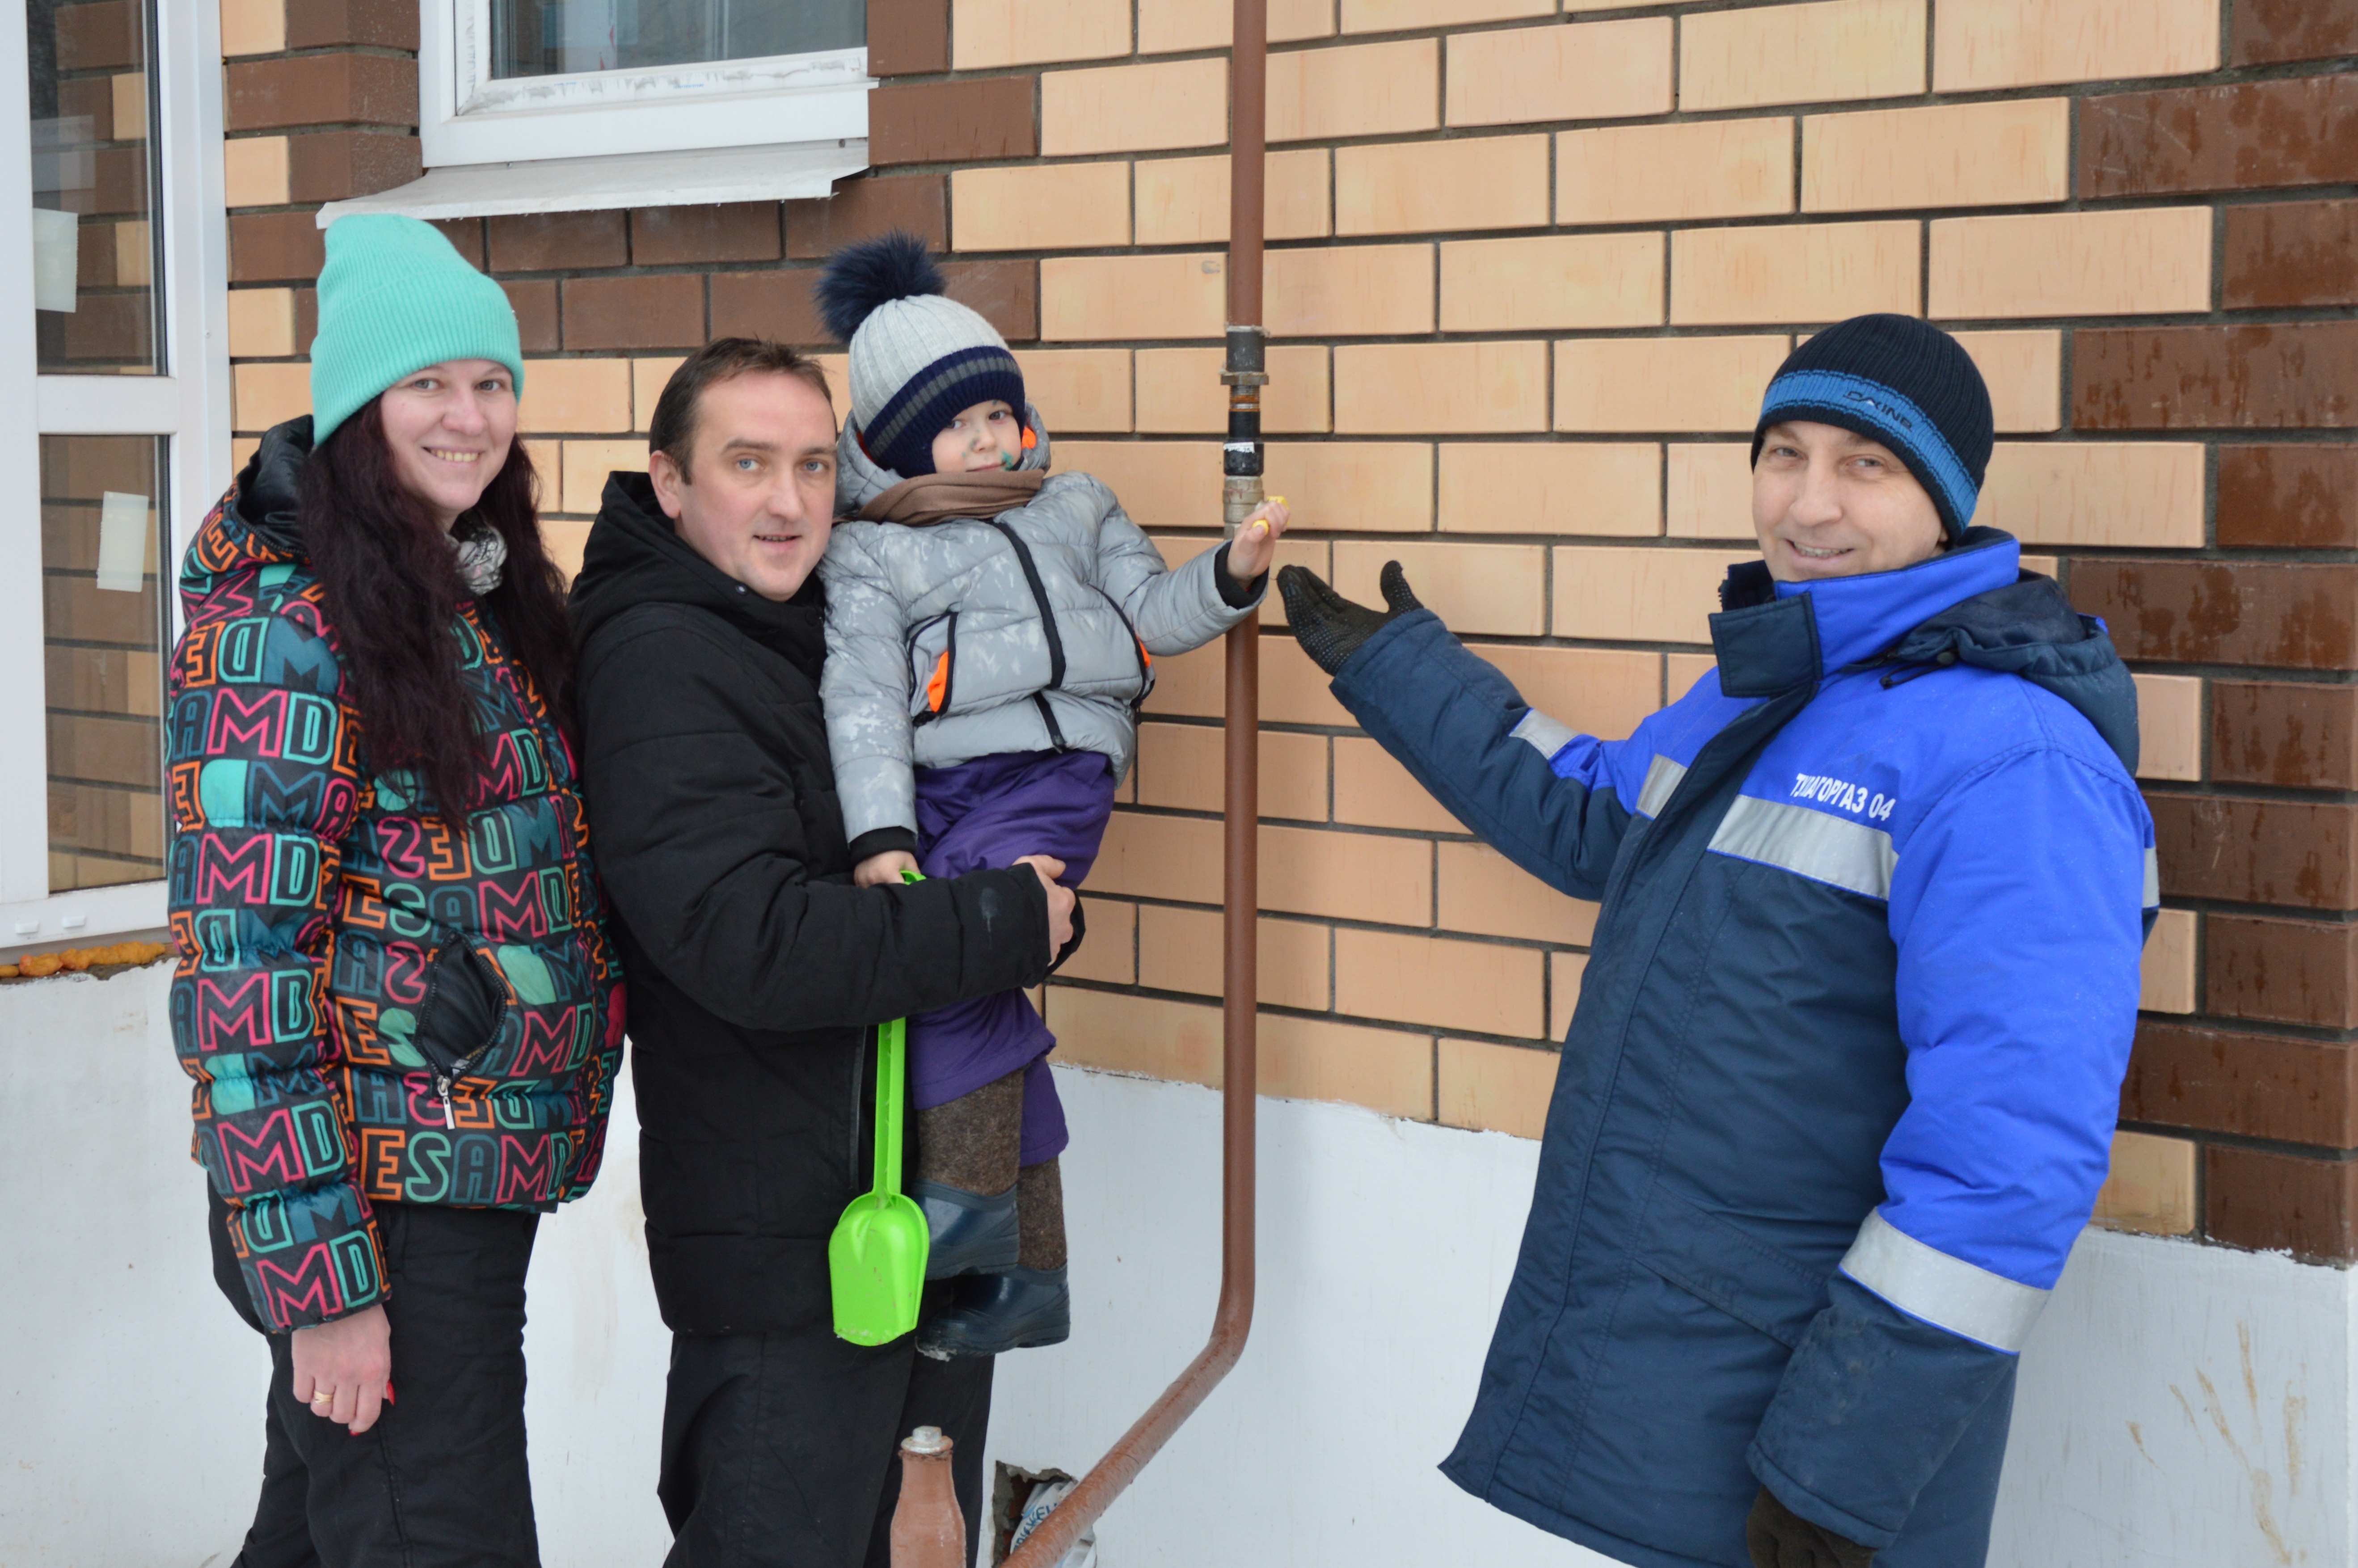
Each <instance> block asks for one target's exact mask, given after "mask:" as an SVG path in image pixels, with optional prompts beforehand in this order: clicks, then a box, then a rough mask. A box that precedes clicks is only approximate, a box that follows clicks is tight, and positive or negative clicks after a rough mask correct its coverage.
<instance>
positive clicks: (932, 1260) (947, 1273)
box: [909, 1182, 1023, 1280]
mask: <svg viewBox="0 0 2358 1568" xmlns="http://www.w3.org/2000/svg"><path fill="white" fill-rule="evenodd" d="M1015 1190H1016V1189H1015V1188H1014V1186H1013V1185H1010V1186H1009V1187H1008V1189H1007V1190H1006V1191H1005V1192H1003V1193H995V1194H984V1193H970V1192H968V1191H967V1190H966V1189H964V1188H963V1187H953V1186H946V1185H945V1184H942V1183H940V1182H918V1183H915V1184H913V1185H912V1186H911V1187H910V1188H909V1195H910V1196H911V1197H913V1198H914V1199H916V1200H917V1206H918V1207H920V1208H922V1209H924V1210H925V1225H926V1227H927V1228H928V1229H929V1230H930V1231H932V1233H933V1241H932V1244H931V1245H930V1246H929V1247H928V1248H927V1249H926V1251H925V1278H927V1279H928V1280H949V1279H955V1278H957V1276H958V1275H960V1274H993V1273H997V1272H998V1271H1000V1270H1001V1269H1012V1268H1013V1267H1015V1265H1016V1262H1017V1261H1018V1260H1020V1259H1021V1258H1022V1255H1023V1231H1022V1226H1021V1225H1020V1224H1019V1223H1018V1219H1017V1216H1016V1212H1015Z"/></svg>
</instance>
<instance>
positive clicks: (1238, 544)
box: [1228, 495, 1291, 588]
mask: <svg viewBox="0 0 2358 1568" xmlns="http://www.w3.org/2000/svg"><path fill="white" fill-rule="evenodd" d="M1290 521H1291V514H1288V513H1287V511H1286V510H1285V497H1283V496H1282V495H1272V496H1271V497H1270V498H1269V499H1268V500H1267V501H1264V502H1262V503H1260V505H1259V506H1257V507H1255V508H1254V509H1253V514H1252V515H1251V516H1249V517H1248V518H1246V519H1245V521H1244V525H1243V526H1242V527H1240V528H1238V530H1237V536H1236V537H1235V538H1233V539H1231V540H1229V541H1228V576H1229V578H1230V579H1232V580H1234V581H1235V583H1236V585H1237V586H1238V588H1243V587H1245V586H1246V585H1248V584H1249V583H1250V582H1251V581H1252V580H1253V579H1255V578H1257V577H1259V576H1260V574H1261V573H1263V572H1265V571H1267V570H1269V565H1270V562H1271V561H1273V560H1275V559H1276V558H1277V542H1278V540H1279V539H1280V538H1282V536H1283V535H1284V534H1285V528H1286V524H1287V523H1288V522H1290Z"/></svg>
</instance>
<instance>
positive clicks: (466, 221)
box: [427, 218, 483, 269]
mask: <svg viewBox="0 0 2358 1568" xmlns="http://www.w3.org/2000/svg"><path fill="white" fill-rule="evenodd" d="M427 222H431V223H432V224H433V225H434V226H435V227H436V228H437V229H439V230H441V231H442V237H443V238H444V239H446V240H448V241H449V242H450V244H451V246H452V248H454V249H455V250H457V251H458V253H459V254H460V255H462V256H465V257H466V258H467V263H468V265H470V266H473V267H476V268H479V269H480V268H481V266H482V265H483V221H482V220H481V218H432V219H428V220H427Z"/></svg>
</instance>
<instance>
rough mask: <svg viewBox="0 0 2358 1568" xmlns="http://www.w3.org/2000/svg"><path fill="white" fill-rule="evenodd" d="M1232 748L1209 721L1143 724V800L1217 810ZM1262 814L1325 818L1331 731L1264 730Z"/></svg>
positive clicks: (1310, 819)
mask: <svg viewBox="0 0 2358 1568" xmlns="http://www.w3.org/2000/svg"><path fill="white" fill-rule="evenodd" d="M1227 756H1228V748H1227V746H1226V744H1225V743H1224V741H1223V739H1222V734H1221V731H1220V730H1218V729H1217V727H1215V726H1213V725H1209V724H1141V725H1140V726H1139V727H1138V802H1139V804H1140V805H1141V806H1166V807H1169V808H1170V809H1172V810H1174V811H1217V810H1219V809H1220V805H1221V780H1222V776H1223V775H1222V770H1223V768H1224V767H1225V765H1226V758H1227ZM1260 814H1261V816H1264V817H1271V816H1278V817H1292V818H1294V819H1296V820H1300V821H1307V822H1324V821H1325V820H1326V737H1325V736H1324V735H1302V734H1297V733H1294V732H1293V731H1291V730H1262V731H1261V732H1260Z"/></svg>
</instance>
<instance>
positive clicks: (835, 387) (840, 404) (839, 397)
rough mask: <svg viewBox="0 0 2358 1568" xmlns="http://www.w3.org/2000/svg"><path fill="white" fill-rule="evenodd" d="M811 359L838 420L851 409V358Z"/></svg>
mask: <svg viewBox="0 0 2358 1568" xmlns="http://www.w3.org/2000/svg"><path fill="white" fill-rule="evenodd" d="M811 358H812V359H813V360H815V361H817V364H818V368H819V372H820V373H821V374H823V375H825V376H826V377H827V396H828V398H829V399H830V400H831V401H832V402H833V403H834V405H835V415H836V417H837V418H838V419H840V418H842V417H843V416H844V415H845V414H846V413H848V412H849V410H850V408H851V356H850V355H849V354H813V355H811ZM685 363H687V361H685V360H675V361H673V362H672V365H673V368H674V369H676V368H677V367H678V366H680V365H682V364H685ZM669 374H670V372H669V371H666V372H665V376H666V377H668V376H669ZM655 395H657V396H661V395H663V388H662V387H661V386H660V385H658V386H657V387H656V388H655ZM647 411H648V412H649V413H653V412H654V404H652V403H650V404H648V405H647Z"/></svg>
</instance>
